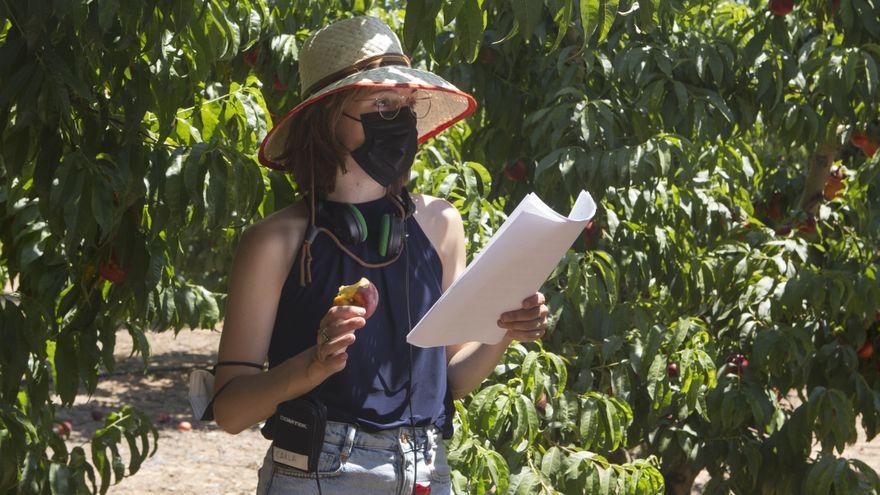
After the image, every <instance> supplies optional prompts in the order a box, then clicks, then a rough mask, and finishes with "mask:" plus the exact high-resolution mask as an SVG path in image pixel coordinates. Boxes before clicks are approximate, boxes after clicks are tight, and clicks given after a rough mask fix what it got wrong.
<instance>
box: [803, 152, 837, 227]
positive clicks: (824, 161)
mask: <svg viewBox="0 0 880 495" xmlns="http://www.w3.org/2000/svg"><path fill="white" fill-rule="evenodd" d="M836 157H837V148H836V147H834V146H831V145H822V146H819V148H817V149H816V151H815V152H814V153H813V154H812V156H810V164H809V169H808V170H807V179H806V181H804V192H803V194H802V195H801V202H800V208H801V210H803V211H804V212H806V213H808V214H810V215H813V216H815V215H816V213H818V211H819V204H820V203H821V202H822V198H823V191H824V190H825V181H826V180H828V174H829V172H831V165H832V164H834V159H835V158H836Z"/></svg>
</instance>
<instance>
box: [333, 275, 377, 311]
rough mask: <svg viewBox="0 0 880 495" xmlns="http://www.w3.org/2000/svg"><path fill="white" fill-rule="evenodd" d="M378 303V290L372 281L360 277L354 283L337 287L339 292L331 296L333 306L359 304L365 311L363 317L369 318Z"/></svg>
mask: <svg viewBox="0 0 880 495" xmlns="http://www.w3.org/2000/svg"><path fill="white" fill-rule="evenodd" d="M378 304H379V291H378V290H376V286H375V285H373V283H372V282H370V281H369V280H367V279H366V278H364V277H361V279H360V280H358V281H357V282H356V283H353V284H351V285H343V286H340V287H339V292H337V293H336V297H334V298H333V305H334V306H348V305H352V306H360V307H362V308H364V310H365V311H366V313H365V314H364V319H366V318H369V317H370V316H372V315H373V312H374V311H376V306H377V305H378Z"/></svg>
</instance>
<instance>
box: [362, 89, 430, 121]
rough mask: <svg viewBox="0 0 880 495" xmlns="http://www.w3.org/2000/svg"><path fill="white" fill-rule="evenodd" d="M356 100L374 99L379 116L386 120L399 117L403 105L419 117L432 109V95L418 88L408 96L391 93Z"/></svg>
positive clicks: (423, 116)
mask: <svg viewBox="0 0 880 495" xmlns="http://www.w3.org/2000/svg"><path fill="white" fill-rule="evenodd" d="M355 101H373V102H374V103H373V105H374V106H375V107H376V111H378V112H379V116H380V117H382V118H383V119H385V120H392V119H394V118H395V117H397V114H398V113H400V109H401V108H403V107H407V108H408V109H409V111H410V112H412V113H413V115H415V116H416V118H417V119H423V118H425V117H426V116H427V115H428V112H430V111H431V95H430V94H429V93H428V92H427V91H421V90H416V91H415V92H413V93H412V94H409V95H406V96H403V95H400V94H389V95H383V96H380V97H378V98H357V99H356V100H355Z"/></svg>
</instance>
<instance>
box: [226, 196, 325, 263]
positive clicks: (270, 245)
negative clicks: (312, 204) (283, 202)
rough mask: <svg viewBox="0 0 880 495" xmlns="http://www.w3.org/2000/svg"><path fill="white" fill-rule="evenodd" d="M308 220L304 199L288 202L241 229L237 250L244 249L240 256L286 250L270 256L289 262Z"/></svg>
mask: <svg viewBox="0 0 880 495" xmlns="http://www.w3.org/2000/svg"><path fill="white" fill-rule="evenodd" d="M308 223H309V218H308V208H307V207H306V205H305V203H304V202H303V201H296V202H294V203H291V204H290V205H288V206H285V207H284V208H281V209H279V210H277V211H275V212H273V213H271V214H269V215H268V216H266V217H265V218H263V219H261V220H259V221H257V222H255V223H253V224H251V225H249V226H248V227H247V228H246V229H245V231H244V232H243V233H242V237H241V240H240V242H239V251H242V250H243V251H245V252H244V253H242V255H244V256H247V255H249V254H254V255H258V256H263V255H266V254H275V255H277V254H279V253H286V254H287V255H289V256H271V258H272V259H274V260H276V261H278V262H290V261H292V259H293V256H294V255H295V254H296V251H297V250H298V247H299V245H300V244H301V243H302V240H303V237H304V235H305V231H306V228H307V227H308ZM288 258H289V259H288Z"/></svg>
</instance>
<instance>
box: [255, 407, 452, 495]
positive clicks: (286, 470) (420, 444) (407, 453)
mask: <svg viewBox="0 0 880 495" xmlns="http://www.w3.org/2000/svg"><path fill="white" fill-rule="evenodd" d="M414 455H415V459H413V456H414ZM414 461H415V464H413V462H414ZM317 477H318V478H320V482H321V493H322V494H323V495H333V494H346V495H348V494H353V493H356V494H362V495H373V494H376V495H378V494H382V495H390V494H400V495H411V494H413V493H419V494H422V493H424V494H427V493H430V494H431V495H450V494H451V493H452V488H451V478H450V472H449V463H448V462H447V460H446V448H445V446H444V445H443V440H442V438H441V436H440V431H439V430H438V429H437V428H435V427H434V426H423V427H415V428H411V427H409V426H405V427H400V428H393V429H390V430H384V431H380V432H375V433H370V432H366V431H363V430H361V429H359V428H358V427H357V426H355V425H352V424H348V423H339V422H336V421H328V422H327V427H326V430H325V433H324V446H323V449H322V451H321V457H320V459H319V461H318V473H317ZM416 485H419V486H418V487H417V486H416ZM427 487H430V491H428V489H427ZM294 493H295V494H317V493H318V485H317V482H316V481H315V473H307V472H305V471H301V470H299V469H296V468H293V467H288V466H286V465H284V464H280V463H277V462H275V461H274V460H273V459H272V447H271V446H269V449H268V450H267V451H266V456H265V457H264V458H263V465H262V466H261V467H260V470H259V472H258V474H257V495H288V494H294Z"/></svg>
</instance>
